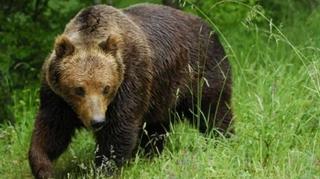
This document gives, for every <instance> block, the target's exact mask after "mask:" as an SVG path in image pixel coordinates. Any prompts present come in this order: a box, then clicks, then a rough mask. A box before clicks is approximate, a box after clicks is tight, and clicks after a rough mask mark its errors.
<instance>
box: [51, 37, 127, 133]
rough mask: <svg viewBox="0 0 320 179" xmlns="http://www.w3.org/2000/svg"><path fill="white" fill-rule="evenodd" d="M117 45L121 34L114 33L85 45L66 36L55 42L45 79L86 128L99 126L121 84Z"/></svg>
mask: <svg viewBox="0 0 320 179" xmlns="http://www.w3.org/2000/svg"><path fill="white" fill-rule="evenodd" d="M121 45H123V41H122V38H121V35H116V34H110V35H109V36H108V37H107V38H106V39H105V40H100V41H99V40H93V41H87V42H85V43H84V42H83V41H82V42H79V41H76V40H74V41H72V38H69V37H67V36H66V35H61V36H59V37H57V39H56V42H55V46H54V52H53V53H52V54H51V56H50V57H49V60H48V62H47V66H46V69H45V71H46V74H45V78H46V79H45V80H46V81H47V83H48V85H49V86H50V88H51V89H52V90H53V91H54V92H55V93H56V94H58V95H59V96H61V97H62V98H63V99H64V100H65V101H66V102H67V103H68V104H69V105H70V106H71V107H72V108H73V110H74V111H75V113H76V114H77V115H78V117H79V119H80V120H81V121H82V123H83V124H84V126H86V127H88V128H93V129H94V130H99V129H101V128H102V127H103V125H104V124H105V122H106V119H105V116H106V111H107V108H108V105H109V104H110V103H111V101H112V99H113V98H114V96H115V95H116V93H117V90H118V88H119V87H120V85H121V83H122V81H123V76H124V65H123V62H122V57H121V51H122V48H121Z"/></svg>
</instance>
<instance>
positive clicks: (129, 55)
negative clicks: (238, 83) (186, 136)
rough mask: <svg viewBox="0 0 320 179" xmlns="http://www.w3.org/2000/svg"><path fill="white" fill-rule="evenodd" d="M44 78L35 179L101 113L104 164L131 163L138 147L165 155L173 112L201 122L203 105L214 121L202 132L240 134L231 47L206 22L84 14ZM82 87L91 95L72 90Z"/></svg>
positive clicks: (156, 10)
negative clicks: (235, 112)
mask: <svg viewBox="0 0 320 179" xmlns="http://www.w3.org/2000/svg"><path fill="white" fill-rule="evenodd" d="M42 76H43V78H42V83H41V90H40V107H39V112H38V115H37V118H36V121H35V129H34V131H33V134H32V141H31V146H30V151H29V162H30V166H31V169H32V173H33V175H34V176H35V177H36V178H48V177H50V176H52V172H53V171H52V161H53V160H55V159H57V158H58V157H59V155H60V154H61V153H62V152H63V151H64V150H65V149H66V148H67V146H68V144H69V143H70V141H71V138H72V135H73V134H74V131H75V129H78V128H82V127H90V120H91V118H92V116H93V115H95V113H101V112H103V114H104V116H105V118H106V122H107V124H106V125H105V126H104V127H103V128H102V129H101V130H98V131H95V132H94V134H95V138H96V142H97V153H96V163H97V165H101V164H102V163H103V161H105V159H107V160H111V159H112V160H113V161H115V163H116V164H117V166H121V165H123V163H124V162H125V161H127V160H128V159H130V158H131V156H132V155H133V154H134V153H135V151H136V149H137V147H138V146H139V145H138V144H140V146H141V147H142V148H144V149H145V152H146V153H147V154H149V153H151V152H152V151H154V150H156V151H157V152H161V150H162V149H163V143H164V141H163V137H161V136H162V135H163V134H165V133H166V132H168V131H169V123H170V122H172V121H170V119H171V117H170V115H171V113H170V111H172V110H174V111H176V112H178V113H179V114H181V115H182V114H183V115H184V116H186V117H187V118H188V119H190V121H191V122H192V123H193V124H195V123H196V121H197V120H196V119H197V117H196V116H195V115H197V114H199V111H197V108H196V107H195V106H196V104H198V105H200V106H201V111H202V112H203V114H204V115H205V116H206V117H208V121H207V122H206V121H205V120H204V118H203V117H198V118H200V124H199V125H198V127H199V130H200V131H201V132H203V133H206V132H208V131H211V130H212V129H213V128H216V129H217V130H218V131H220V132H222V133H224V134H228V133H229V132H230V133H232V129H229V126H230V125H231V123H232V113H231V110H230V98H231V69H230V65H229V63H228V60H227V58H226V55H225V52H224V50H223V47H222V45H221V44H220V42H219V40H218V37H217V36H216V34H215V33H213V32H212V29H211V28H210V27H209V26H208V25H207V24H206V23H205V22H203V21H202V20H201V19H200V18H198V17H195V16H192V15H190V14H186V13H184V12H182V11H179V10H176V9H173V8H170V7H164V6H159V5H145V4H143V5H136V6H132V7H129V8H127V9H123V10H118V9H115V8H113V7H110V6H106V5H98V6H92V7H89V8H86V9H84V10H82V11H80V12H79V13H78V14H77V15H76V16H75V17H74V18H73V19H72V20H71V21H70V22H69V24H67V26H66V29H65V31H64V33H63V34H61V36H59V37H58V38H57V40H56V43H55V50H54V51H53V52H52V54H51V55H50V56H49V58H48V59H47V60H46V62H45V63H44V66H43V75H42ZM78 85H82V86H83V87H84V88H85V89H84V90H85V91H86V93H84V91H82V90H80V91H79V90H76V91H74V89H78V88H77V86H78ZM105 86H107V87H108V88H107V89H108V92H105V90H103V89H105ZM103 91H104V92H103ZM104 93H106V94H104ZM75 94H77V95H75ZM93 94H94V95H93ZM90 96H91V97H90ZM92 96H95V98H94V99H95V103H94V104H95V105H93V106H94V107H92V105H90V104H93V102H92V101H94V100H93V98H92ZM198 97H201V99H200V98H198ZM90 102H91V103H90ZM83 106H85V107H83ZM192 111H194V113H193V112H192ZM144 125H145V128H144V129H143V130H146V131H147V134H148V135H146V134H145V133H144V132H142V131H143V130H142V127H143V126H144ZM155 138H158V139H157V140H153V139H155ZM139 139H142V140H141V141H140V140H139ZM150 141H151V142H150Z"/></svg>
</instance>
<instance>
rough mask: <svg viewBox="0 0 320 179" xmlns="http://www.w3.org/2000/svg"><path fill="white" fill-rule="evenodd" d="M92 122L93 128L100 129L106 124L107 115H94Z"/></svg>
mask: <svg viewBox="0 0 320 179" xmlns="http://www.w3.org/2000/svg"><path fill="white" fill-rule="evenodd" d="M90 124H91V127H92V129H93V130H95V131H98V130H100V129H102V127H103V126H104V125H105V124H106V120H105V117H94V118H93V119H92V120H91V122H90Z"/></svg>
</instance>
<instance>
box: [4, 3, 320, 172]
mask: <svg viewBox="0 0 320 179" xmlns="http://www.w3.org/2000/svg"><path fill="white" fill-rule="evenodd" d="M96 2H97V1H89V0H87V1H79V0H68V1H61V2H60V1H53V0H32V1H26V0H19V1H17V0H14V1H10V2H4V3H2V4H3V5H1V6H0V21H1V22H2V23H1V26H0V80H1V81H0V100H1V101H0V111H1V110H3V109H5V110H4V111H5V113H1V112H0V122H1V120H4V118H1V117H2V116H1V115H3V114H4V115H8V117H6V119H9V118H11V119H15V123H11V122H10V123H2V124H1V126H0V156H2V158H1V160H0V175H1V176H3V177H4V178H28V177H31V173H30V171H29V166H28V162H27V155H26V154H27V150H28V146H29V141H30V134H31V130H32V128H33V121H34V116H35V113H36V111H37V106H38V103H39V101H38V83H39V70H40V68H41V64H42V62H43V60H44V59H45V57H46V55H47V54H48V53H49V52H50V50H51V48H52V43H53V40H54V37H55V36H56V35H57V34H58V33H61V32H62V31H63V28H64V26H65V24H66V23H67V22H68V21H69V20H70V18H71V17H72V16H74V15H75V13H76V12H78V11H79V10H80V9H81V8H83V7H85V6H88V5H91V4H93V3H96ZM101 2H105V3H106V2H107V1H101ZM110 2H111V1H108V3H110ZM138 2H140V1H139V0H119V1H115V0H114V1H112V3H113V5H115V6H117V7H126V6H127V5H129V4H133V3H138ZM152 2H153V3H161V2H163V1H160V0H159V1H156V0H155V1H152ZM318 3H319V2H318V1H317V0H306V1H299V0H284V1H277V0H268V1H258V0H239V1H236V0H224V1H219V0H208V1H198V0H187V2H186V3H183V2H180V7H181V8H183V9H184V10H185V11H188V12H190V13H194V14H197V15H199V16H201V17H202V18H204V19H206V20H207V21H208V22H209V23H211V25H212V26H213V27H214V28H215V29H216V30H217V31H218V33H219V36H220V39H221V41H222V42H223V43H224V46H225V48H226V50H227V52H228V55H229V58H230V60H231V62H232V66H233V81H234V89H233V91H234V92H233V109H234V112H235V116H236V123H235V129H236V135H235V136H233V137H232V138H231V139H223V138H219V139H214V138H213V139H208V138H205V137H204V136H202V135H201V134H199V133H198V132H197V130H195V129H193V128H192V127H191V126H189V125H187V124H181V125H174V126H172V132H171V133H170V134H169V137H168V139H167V144H166V148H165V150H164V153H163V154H162V155H161V156H159V157H156V158H154V159H153V160H149V159H146V158H144V157H143V156H141V155H137V156H136V157H135V158H134V159H133V161H132V162H131V164H130V165H128V166H126V167H124V168H123V169H122V170H121V171H120V172H119V175H120V177H122V178H212V177H219V178H238V177H245V178H318V177H320V147H319V146H320V120H319V118H320V111H319V109H318V106H319V105H320V100H319V97H320V62H319V58H320V36H319V34H320V30H319V28H318V26H319V25H320V24H319V19H320V7H318ZM10 115H11V117H10ZM6 121H8V120H6ZM11 121H12V120H11ZM91 135H92V134H91V133H90V131H86V130H82V131H79V132H78V133H77V135H76V136H77V137H76V138H75V139H74V141H73V143H72V144H71V146H70V147H69V149H68V151H67V152H66V153H65V154H64V155H63V156H62V157H61V158H60V159H59V160H58V161H57V162H56V165H55V169H56V178H62V177H63V178H92V177H96V178H103V175H101V173H99V172H97V171H96V169H95V168H94V165H93V157H94V141H93V139H92V136H91Z"/></svg>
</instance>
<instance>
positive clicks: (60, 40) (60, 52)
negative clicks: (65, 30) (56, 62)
mask: <svg viewBox="0 0 320 179" xmlns="http://www.w3.org/2000/svg"><path fill="white" fill-rule="evenodd" d="M54 49H55V52H56V55H57V57H58V58H63V57H66V56H68V55H72V53H73V52H74V46H73V44H72V43H71V42H70V40H69V39H68V38H67V37H65V36H58V37H57V38H56V42H55V45H54Z"/></svg>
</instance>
